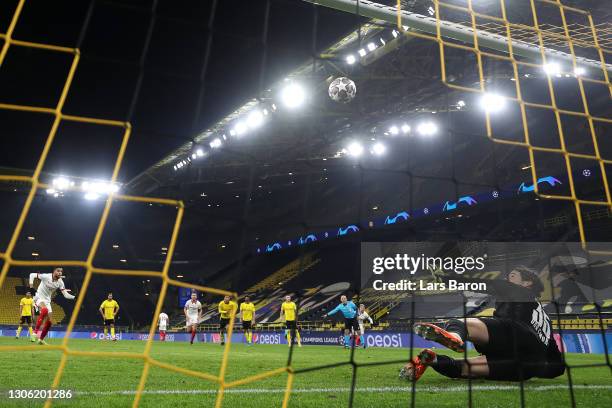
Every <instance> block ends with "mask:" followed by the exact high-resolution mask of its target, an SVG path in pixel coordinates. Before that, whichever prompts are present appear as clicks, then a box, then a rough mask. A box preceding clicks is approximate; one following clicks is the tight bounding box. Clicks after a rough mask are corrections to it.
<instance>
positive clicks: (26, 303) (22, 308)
mask: <svg viewBox="0 0 612 408" xmlns="http://www.w3.org/2000/svg"><path fill="white" fill-rule="evenodd" d="M33 307H34V299H32V292H30V291H27V292H26V294H25V297H22V298H21V301H20V302H19V316H20V318H19V325H18V326H17V335H16V336H15V338H16V339H18V338H19V335H20V334H21V329H22V327H23V325H25V324H27V325H28V331H29V332H30V340H31V341H34V337H33V336H32V334H33V333H34V332H33V331H32V309H33Z"/></svg>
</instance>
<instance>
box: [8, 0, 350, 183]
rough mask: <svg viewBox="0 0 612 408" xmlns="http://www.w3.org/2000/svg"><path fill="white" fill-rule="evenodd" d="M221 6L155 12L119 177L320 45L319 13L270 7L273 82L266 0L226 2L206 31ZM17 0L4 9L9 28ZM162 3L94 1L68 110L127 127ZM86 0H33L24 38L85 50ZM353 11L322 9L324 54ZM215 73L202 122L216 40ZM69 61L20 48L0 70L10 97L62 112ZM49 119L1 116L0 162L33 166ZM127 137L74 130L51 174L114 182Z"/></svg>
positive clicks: (57, 147) (187, 5)
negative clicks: (79, 43) (314, 43)
mask: <svg viewBox="0 0 612 408" xmlns="http://www.w3.org/2000/svg"><path fill="white" fill-rule="evenodd" d="M212 3H213V2H212V1H211V0H206V1H190V2H176V1H168V0H159V1H156V2H155V4H157V13H156V17H155V19H154V26H153V32H152V36H151V42H150V47H149V52H148V55H147V57H146V59H145V64H144V69H143V71H142V72H143V75H142V87H141V91H140V95H139V98H138V100H137V104H136V106H135V109H134V114H133V117H132V119H131V121H132V124H133V127H134V132H133V135H132V138H131V141H130V144H129V146H128V151H127V156H126V159H125V161H124V166H123V171H122V173H121V177H120V178H121V180H122V181H128V180H129V179H130V178H132V177H133V176H135V175H136V174H138V173H139V172H141V171H143V170H144V169H146V167H148V166H149V165H151V164H153V163H155V162H157V161H158V160H159V159H161V158H162V157H164V156H165V155H166V154H168V153H169V152H170V151H171V150H172V149H174V148H175V147H177V146H179V145H181V144H182V143H184V142H185V141H187V140H190V138H191V136H192V135H193V134H194V133H196V131H197V130H201V129H204V128H205V127H206V126H208V125H211V124H213V123H214V122H215V121H216V120H218V119H220V118H221V117H223V116H225V114H227V113H228V112H230V111H231V110H233V109H234V108H236V107H237V106H239V105H240V104H241V103H242V102H244V101H245V100H247V99H248V98H251V97H253V96H254V95H256V93H257V91H258V89H260V85H261V84H263V86H266V85H267V84H270V83H271V82H274V81H277V80H278V79H279V78H281V77H282V76H281V75H283V74H284V73H286V72H288V71H289V70H290V69H291V68H293V67H295V66H297V65H300V64H301V63H303V62H304V61H306V60H307V59H308V58H309V57H310V55H311V50H312V38H313V15H314V13H313V10H314V8H313V6H311V5H309V4H306V3H303V2H300V1H290V0H273V1H270V5H271V8H270V17H269V29H268V36H267V63H266V66H265V69H264V75H263V77H262V76H261V75H260V74H261V61H262V57H263V51H264V48H266V47H264V44H263V37H262V35H263V32H264V15H265V5H266V0H249V1H240V2H238V3H239V5H237V3H236V2H230V1H219V2H218V6H217V10H216V13H215V16H214V26H213V31H212V33H211V32H209V30H208V29H207V25H208V21H209V19H210V14H211V5H212ZM16 4H17V1H3V2H2V4H1V5H0V30H1V31H2V32H5V31H6V29H7V26H8V23H9V21H10V18H11V16H12V14H13V11H14V8H15V5H16ZM152 4H153V3H152V0H131V1H116V2H107V1H96V2H95V5H94V8H93V14H92V16H91V20H90V23H89V26H88V28H87V31H86V32H85V35H84V40H83V44H82V46H81V51H82V59H81V61H80V64H79V66H78V69H77V73H76V75H75V78H74V82H73V85H72V88H71V91H70V93H69V96H68V98H67V101H66V105H65V108H64V112H66V113H70V114H77V115H84V116H85V115H87V116H94V117H102V118H109V119H118V120H126V119H127V116H128V112H129V107H130V102H131V100H132V95H133V94H134V90H135V87H136V84H137V83H138V78H139V72H140V68H139V65H138V62H139V59H140V57H141V53H142V51H143V48H144V45H145V40H146V37H147V31H148V29H149V24H151V21H152V14H151V6H152ZM88 7H89V2H88V1H67V0H61V1H54V2H48V1H43V0H30V1H27V2H26V4H25V7H24V10H23V12H22V16H21V18H20V20H19V22H18V25H17V27H16V30H15V33H14V38H16V39H20V40H27V41H35V42H44V43H49V44H57V45H63V46H68V47H74V46H75V45H76V44H77V41H78V38H79V33H80V31H81V27H82V25H83V22H84V20H85V16H86V14H87V9H88ZM355 22H356V21H355V18H354V17H352V16H349V15H347V14H341V13H337V12H333V11H330V10H327V9H323V8H320V9H319V12H318V24H317V25H316V27H317V30H316V31H317V48H318V49H319V50H320V49H323V48H324V47H325V46H327V45H329V43H330V42H333V41H334V40H336V39H337V38H338V37H339V36H341V35H342V34H345V33H346V32H347V31H348V30H350V29H351V27H353V25H354V24H355ZM211 34H212V43H211V48H210V58H209V64H208V69H207V70H206V74H205V76H204V78H205V81H204V85H205V92H204V97H203V103H202V107H201V109H200V112H198V116H199V119H198V120H197V121H194V117H195V115H196V106H197V98H198V93H199V90H200V81H199V77H200V75H201V69H202V63H203V60H204V55H205V51H206V45H207V43H208V40H209V36H210V35H211ZM70 63H71V55H69V54H61V53H53V52H49V51H41V50H32V49H29V48H24V47H16V46H13V47H11V48H10V49H9V52H8V54H7V57H6V60H5V62H4V64H3V66H2V68H1V69H0V101H2V102H6V103H15V104H32V105H36V106H47V107H52V106H54V105H55V103H56V102H57V100H58V97H59V94H60V91H61V87H62V84H63V81H64V78H65V75H66V73H67V72H68V68H69V65H70ZM51 119H52V118H51V117H50V116H48V115H40V114H31V113H16V112H11V111H4V110H3V111H0V122H1V123H2V124H3V125H2V129H1V130H0V132H1V133H2V134H1V137H0V149H1V150H2V151H3V152H7V151H10V152H12V153H11V154H10V155H5V156H4V158H3V160H2V163H0V165H2V166H6V167H17V168H30V169H31V168H33V167H34V166H35V162H36V159H37V157H38V155H39V154H40V151H41V149H42V144H43V142H44V139H45V137H46V134H47V131H48V129H49V127H50V124H51ZM120 135H121V132H120V131H119V130H117V129H110V128H101V127H99V126H92V125H82V124H74V123H64V124H62V125H61V126H60V129H59V132H58V135H57V138H56V142H55V144H54V146H53V149H52V150H51V152H50V155H49V161H48V164H47V165H46V166H45V170H46V171H50V172H55V173H65V174H70V175H77V176H85V177H108V176H109V175H110V169H111V168H112V160H113V155H114V154H116V152H117V149H118V147H119V141H120V139H119V137H120Z"/></svg>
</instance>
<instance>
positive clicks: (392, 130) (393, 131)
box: [389, 125, 399, 136]
mask: <svg viewBox="0 0 612 408" xmlns="http://www.w3.org/2000/svg"><path fill="white" fill-rule="evenodd" d="M389 133H391V134H392V135H393V136H395V135H397V134H398V133H399V128H398V127H397V126H395V125H393V126H391V127H390V128H389Z"/></svg>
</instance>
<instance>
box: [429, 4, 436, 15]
mask: <svg viewBox="0 0 612 408" xmlns="http://www.w3.org/2000/svg"><path fill="white" fill-rule="evenodd" d="M427 12H428V13H429V15H430V16H433V15H434V14H436V10H435V9H434V8H433V7H432V6H429V8H428V9H427Z"/></svg>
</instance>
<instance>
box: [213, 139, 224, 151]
mask: <svg viewBox="0 0 612 408" xmlns="http://www.w3.org/2000/svg"><path fill="white" fill-rule="evenodd" d="M222 144H223V143H222V142H221V139H219V138H216V139H214V140H213V141H212V142H210V148H211V149H218V148H219V147H221V145H222Z"/></svg>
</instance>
